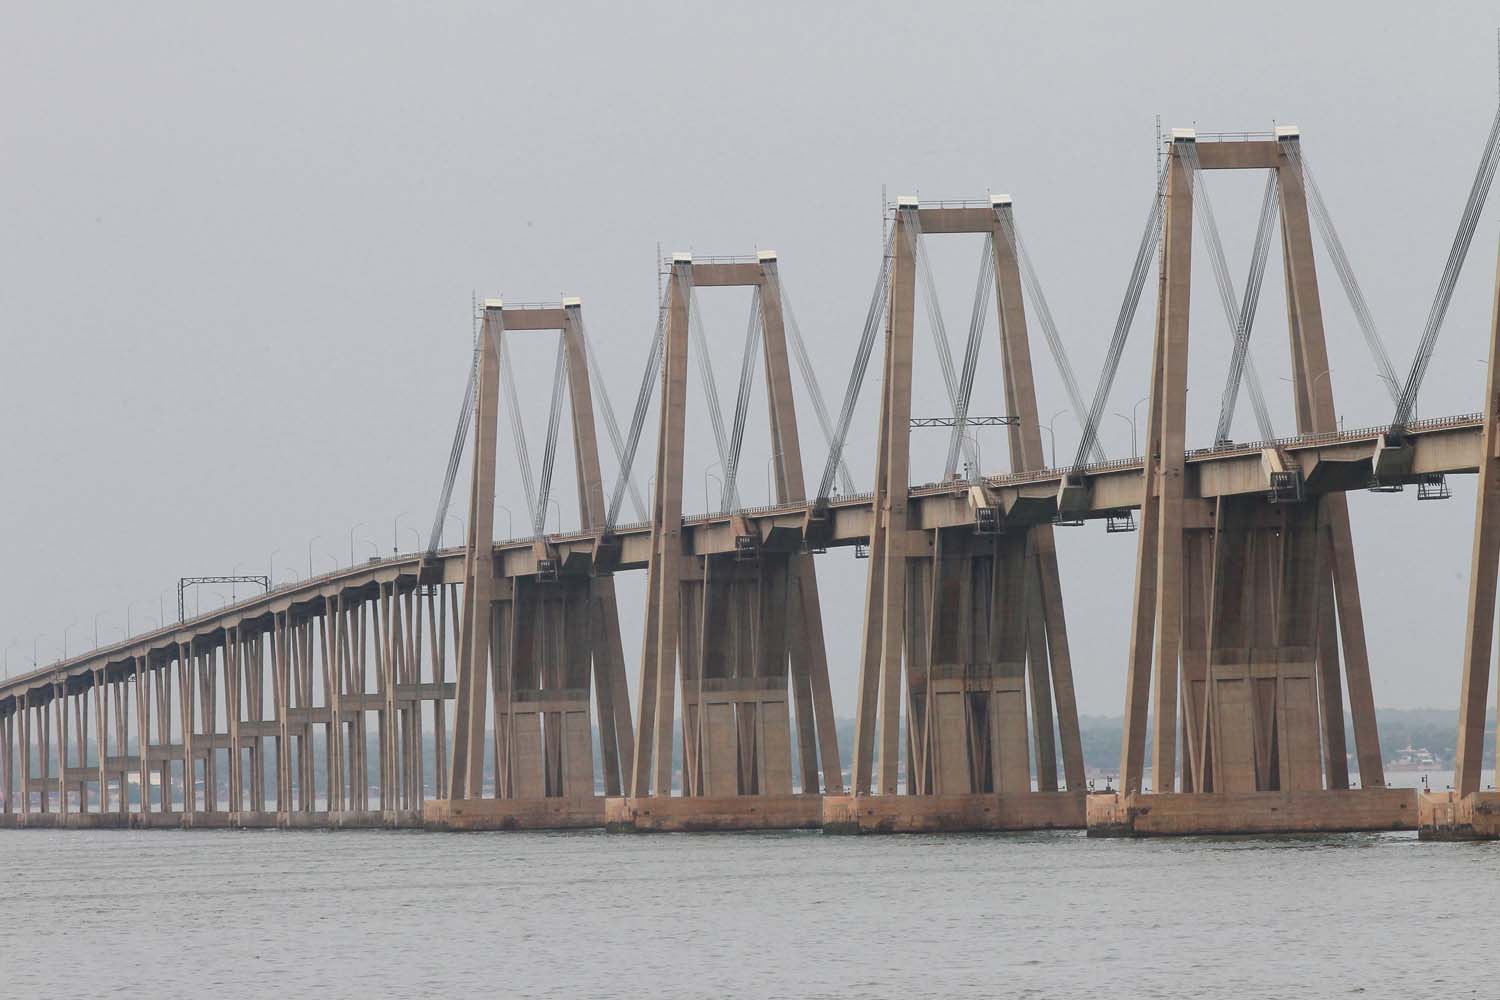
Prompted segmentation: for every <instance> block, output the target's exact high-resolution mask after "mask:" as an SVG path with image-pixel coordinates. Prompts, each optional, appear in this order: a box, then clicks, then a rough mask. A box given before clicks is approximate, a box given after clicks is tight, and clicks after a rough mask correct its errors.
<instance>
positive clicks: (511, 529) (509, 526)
mask: <svg viewBox="0 0 1500 1000" xmlns="http://www.w3.org/2000/svg"><path fill="white" fill-rule="evenodd" d="M495 509H497V510H503V511H505V537H506V539H507V540H509V539H512V538H514V537H516V515H515V514H513V513H512V512H511V509H510V508H509V507H507V506H505V504H503V503H497V504H495Z"/></svg>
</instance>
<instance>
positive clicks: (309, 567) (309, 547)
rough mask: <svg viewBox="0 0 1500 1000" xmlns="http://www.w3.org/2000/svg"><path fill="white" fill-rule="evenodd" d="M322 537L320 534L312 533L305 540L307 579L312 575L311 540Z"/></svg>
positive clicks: (314, 540)
mask: <svg viewBox="0 0 1500 1000" xmlns="http://www.w3.org/2000/svg"><path fill="white" fill-rule="evenodd" d="M322 537H323V536H322V535H313V536H312V537H311V538H309V539H308V540H307V576H308V579H311V578H312V575H313V568H312V547H313V542H316V541H317V540H318V539H320V538H322Z"/></svg>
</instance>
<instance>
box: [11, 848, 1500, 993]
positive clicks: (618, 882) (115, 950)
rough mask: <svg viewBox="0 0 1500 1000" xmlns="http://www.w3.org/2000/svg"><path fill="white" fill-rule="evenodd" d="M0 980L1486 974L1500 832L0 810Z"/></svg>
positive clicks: (821, 985) (355, 985) (1115, 979)
mask: <svg viewBox="0 0 1500 1000" xmlns="http://www.w3.org/2000/svg"><path fill="white" fill-rule="evenodd" d="M0 858H4V859H5V862H6V871H7V873H8V877H7V879H6V884H5V889H4V895H3V898H0V994H3V995H4V996H15V997H33V996H51V997H60V996H79V997H91V996H142V997H206V996H213V997H249V996H266V995H274V996H278V997H284V998H290V997H313V996H317V997H345V996H348V997H360V996H424V995H430V994H433V993H435V992H439V991H441V992H445V993H447V994H449V995H462V994H472V995H487V996H537V997H552V996H559V997H562V996H599V997H654V996H671V997H701V996H746V997H802V996H839V997H903V996H934V995H937V996H962V997H970V996H972V997H990V996H1007V997H1049V998H1051V997H1101V996H1109V997H1336V996H1370V997H1426V996H1464V997H1469V996H1483V997H1493V996H1495V995H1496V993H1495V982H1496V979H1495V960H1494V957H1493V955H1494V951H1493V945H1494V940H1495V928H1496V925H1497V920H1496V919H1495V918H1494V917H1493V915H1492V914H1493V913H1494V912H1495V895H1496V892H1497V890H1500V845H1454V844H1423V843H1420V842H1418V840H1417V839H1416V836H1415V834H1383V835H1349V836H1330V837H1313V838H1300V839H1290V840H1287V839H1283V840H1263V839H1248V838H1247V839H1188V840H1171V841H1152V842H1122V841H1099V840H1094V841H1090V840H1088V839H1086V838H1085V837H1084V836H1082V835H1081V834H1074V833H1063V834H1026V835H1010V836H978V835H976V836H944V837H869V838H844V837H825V836H822V835H821V834H817V833H793V834H765V835H712V834H710V835H658V836H622V835H606V834H603V833H575V834H541V833H537V834H458V835H450V834H427V833H416V832H411V833H406V832H342V833H287V832H266V831H259V832H234V831H198V832H191V831H141V832H125V831H91V832H58V831H24V830H23V831H0Z"/></svg>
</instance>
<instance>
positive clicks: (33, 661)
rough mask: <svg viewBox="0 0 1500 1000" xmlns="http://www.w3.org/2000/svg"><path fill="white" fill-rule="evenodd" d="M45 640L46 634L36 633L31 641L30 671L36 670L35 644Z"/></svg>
mask: <svg viewBox="0 0 1500 1000" xmlns="http://www.w3.org/2000/svg"><path fill="white" fill-rule="evenodd" d="M45 638H47V633H46V632H38V633H37V634H36V636H35V637H34V638H33V639H32V640H31V669H32V670H35V669H36V646H37V643H38V642H39V641H41V640H42V639H45Z"/></svg>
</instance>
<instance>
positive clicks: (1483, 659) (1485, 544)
mask: <svg viewBox="0 0 1500 1000" xmlns="http://www.w3.org/2000/svg"><path fill="white" fill-rule="evenodd" d="M1485 373H1486V374H1485V385H1484V432H1483V436H1482V437H1481V447H1480V452H1479V484H1478V490H1477V491H1476V493H1477V495H1476V497H1475V500H1474V549H1473V552H1472V554H1471V556H1470V559H1469V600H1468V619H1467V622H1466V624H1465V631H1464V670H1463V678H1462V680H1461V681H1460V683H1459V700H1458V753H1457V759H1456V760H1455V762H1454V776H1453V784H1454V788H1455V790H1456V791H1457V792H1458V794H1459V795H1460V796H1464V795H1472V794H1474V793H1475V792H1478V791H1479V787H1480V772H1481V770H1482V768H1483V766H1484V717H1485V701H1486V698H1487V695H1488V692H1489V683H1490V655H1491V649H1492V647H1493V646H1494V642H1495V585H1496V578H1497V576H1500V262H1497V266H1496V273H1495V294H1494V304H1493V307H1492V313H1491V317H1490V351H1489V366H1488V367H1487V368H1486V369H1485Z"/></svg>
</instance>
